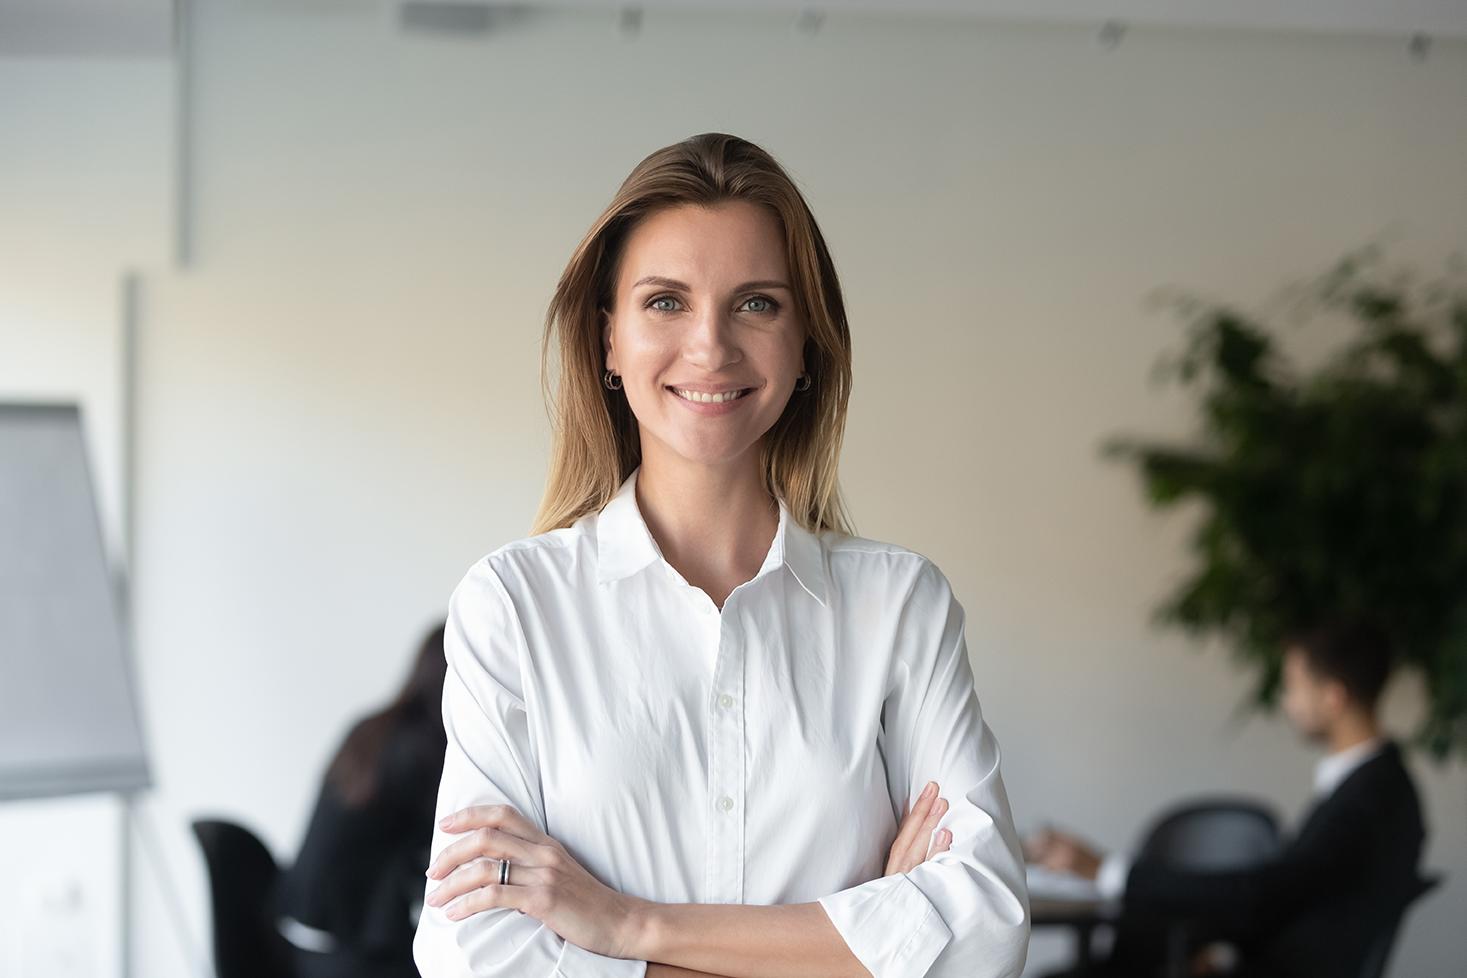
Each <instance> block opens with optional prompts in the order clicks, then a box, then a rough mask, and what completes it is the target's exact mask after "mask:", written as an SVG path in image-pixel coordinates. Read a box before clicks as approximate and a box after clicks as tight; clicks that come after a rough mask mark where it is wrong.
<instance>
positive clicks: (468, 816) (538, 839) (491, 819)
mask: <svg viewBox="0 0 1467 978" xmlns="http://www.w3.org/2000/svg"><path fill="white" fill-rule="evenodd" d="M481 825H489V826H492V827H494V828H496V829H504V830H505V831H506V832H513V833H514V834H515V835H517V836H519V837H520V838H521V839H527V840H529V841H530V842H535V843H539V844H540V845H544V844H546V843H547V842H550V841H551V839H550V836H548V835H546V834H545V833H544V832H541V831H540V829H539V828H538V827H537V826H536V825H535V823H533V822H531V821H530V820H529V819H527V818H525V816H523V815H521V814H520V813H519V810H518V809H516V808H515V807H514V806H513V805H471V806H469V807H468V808H463V809H460V810H459V811H456V812H453V813H451V814H449V815H445V816H444V817H443V820H442V821H440V822H439V823H438V827H439V828H441V829H444V830H445V831H448V832H464V831H467V830H468V829H474V828H478V827H479V826H481Z"/></svg>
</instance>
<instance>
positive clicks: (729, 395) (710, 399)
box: [672, 387, 748, 404]
mask: <svg viewBox="0 0 1467 978" xmlns="http://www.w3.org/2000/svg"><path fill="white" fill-rule="evenodd" d="M672 392H673V393H674V394H676V395H677V396H678V397H681V398H682V399H684V400H687V401H701V402H703V403H704V404H721V403H723V402H724V401H732V400H735V399H737V398H740V397H743V396H744V395H745V394H747V393H748V391H747V390H742V391H727V392H725V393H723V394H705V393H703V392H702V391H685V390H683V389H682V388H680V387H674V388H673V389H672Z"/></svg>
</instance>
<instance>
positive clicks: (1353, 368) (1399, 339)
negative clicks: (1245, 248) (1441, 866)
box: [1104, 245, 1467, 760]
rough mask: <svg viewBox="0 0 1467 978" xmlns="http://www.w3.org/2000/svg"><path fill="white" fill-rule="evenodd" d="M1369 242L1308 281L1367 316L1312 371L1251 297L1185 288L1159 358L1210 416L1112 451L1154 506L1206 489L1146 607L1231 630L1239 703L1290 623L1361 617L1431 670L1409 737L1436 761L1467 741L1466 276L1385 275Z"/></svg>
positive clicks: (1273, 694) (1268, 690) (1196, 624)
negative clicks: (1176, 568)
mask: <svg viewBox="0 0 1467 978" xmlns="http://www.w3.org/2000/svg"><path fill="white" fill-rule="evenodd" d="M1377 257H1378V249H1377V248H1376V247H1375V246H1374V245H1372V246H1368V247H1367V248H1365V249H1362V250H1359V251H1357V252H1355V253H1352V254H1350V255H1348V256H1346V257H1345V258H1344V259H1342V260H1341V261H1340V262H1339V263H1338V264H1337V265H1335V266H1334V267H1333V268H1331V269H1330V270H1329V271H1328V272H1326V273H1325V274H1323V275H1321V276H1319V277H1318V278H1317V279H1315V280H1313V281H1311V282H1309V283H1306V284H1305V287H1304V288H1303V290H1302V294H1303V297H1304V300H1305V302H1306V304H1307V305H1308V306H1309V307H1310V308H1313V309H1315V310H1316V311H1322V310H1330V311H1334V312H1339V313H1343V314H1345V315H1346V317H1347V318H1348V319H1349V320H1350V321H1352V322H1353V324H1354V326H1355V327H1356V329H1355V335H1352V336H1349V337H1347V339H1346V341H1345V342H1344V343H1343V345H1342V346H1341V347H1340V348H1339V349H1338V350H1335V351H1333V353H1332V355H1331V356H1329V357H1328V359H1327V360H1325V362H1323V363H1322V364H1321V365H1319V366H1317V367H1315V368H1313V369H1310V370H1301V369H1299V368H1297V367H1296V366H1295V365H1294V364H1293V363H1291V361H1290V359H1289V358H1288V357H1286V356H1285V355H1284V353H1283V352H1282V351H1281V350H1280V348H1279V344H1278V341H1277V336H1276V334H1275V333H1273V332H1271V331H1270V330H1269V329H1268V328H1266V327H1265V326H1263V325H1262V324H1260V323H1258V322H1256V321H1254V319H1253V318H1252V317H1250V316H1249V315H1246V314H1244V313H1241V312H1239V311H1237V310H1236V309H1234V308H1232V307H1230V306H1228V305H1226V304H1223V303H1217V302H1211V301H1202V300H1199V299H1196V298H1195V297H1193V296H1189V295H1183V296H1182V297H1181V298H1180V299H1179V300H1177V301H1176V302H1175V303H1174V305H1175V306H1176V308H1177V309H1178V310H1179V311H1180V312H1181V313H1182V314H1183V315H1184V316H1186V317H1188V318H1189V319H1190V330H1189V340H1188V342H1187V343H1186V344H1185V347H1184V349H1183V351H1182V352H1181V354H1180V355H1179V356H1176V357H1174V358H1172V359H1169V360H1164V361H1163V363H1162V364H1161V367H1162V368H1163V375H1164V376H1167V377H1174V378H1175V379H1176V380H1177V381H1178V382H1180V383H1181V384H1182V385H1183V386H1185V387H1187V388H1189V389H1192V390H1195V391H1196V392H1197V393H1198V396H1199V403H1200V408H1201V419H1200V420H1201V430H1200V434H1199V436H1198V437H1197V438H1196V440H1195V441H1194V443H1191V444H1165V443H1159V442H1153V441H1147V440H1142V439H1138V438H1134V437H1115V438H1112V439H1110V440H1109V441H1107V442H1106V444H1105V446H1104V454H1105V455H1106V456H1107V457H1109V458H1112V459H1119V460H1125V461H1129V462H1130V463H1133V464H1134V465H1135V466H1136V467H1137V469H1138V471H1139V474H1140V476H1141V480H1142V483H1143V485H1144V487H1145V491H1146V493H1147V496H1148V498H1149V501H1150V503H1151V504H1152V505H1153V506H1154V507H1156V508H1167V507H1173V506H1175V505H1177V504H1178V503H1181V502H1182V501H1184V500H1189V501H1195V502H1197V503H1199V504H1200V509H1201V513H1200V521H1199V522H1198V524H1197V526H1196V529H1195V531H1194V532H1193V533H1192V535H1191V537H1190V547H1189V549H1190V553H1191V555H1192V557H1193V564H1192V566H1191V568H1190V571H1189V573H1188V574H1187V575H1186V577H1185V578H1184V579H1183V580H1182V581H1181V583H1180V584H1179V585H1178V586H1177V587H1176V588H1175V589H1174V590H1173V591H1171V592H1170V593H1169V594H1168V595H1167V596H1166V597H1165V598H1164V600H1163V601H1162V602H1161V604H1160V605H1159V606H1158V607H1157V608H1156V609H1155V612H1154V620H1155V621H1157V622H1159V623H1162V624H1166V625H1170V626H1178V627H1181V628H1183V629H1185V630H1186V631H1187V632H1189V633H1191V634H1193V635H1197V636H1203V635H1211V636H1217V637H1220V638H1222V639H1223V640H1224V641H1225V642H1226V643H1227V645H1228V646H1229V647H1230V648H1231V649H1232V650H1233V654H1234V655H1235V657H1236V658H1237V659H1238V660H1240V661H1241V662H1242V663H1243V664H1244V665H1245V667H1246V668H1247V669H1248V670H1249V671H1250V672H1252V673H1254V675H1255V678H1256V684H1255V686H1254V687H1253V689H1252V691H1251V692H1250V694H1249V696H1248V698H1247V701H1246V703H1245V704H1244V705H1245V706H1251V707H1259V708H1272V707H1273V706H1274V705H1275V703H1276V700H1277V694H1278V691H1279V687H1280V678H1281V673H1282V645H1283V642H1284V640H1285V638H1286V636H1287V635H1288V634H1289V633H1290V632H1291V631H1292V630H1294V629H1295V628H1297V627H1301V626H1307V625H1308V624H1309V623H1311V622H1313V621H1314V620H1316V619H1317V618H1318V617H1320V616H1323V615H1327V614H1331V613H1336V614H1346V615H1367V616H1369V617H1370V618H1372V619H1373V620H1375V621H1377V622H1378V623H1379V624H1380V625H1381V626H1382V627H1384V628H1385V629H1386V630H1387V631H1388V632H1389V633H1390V635H1391V637H1392V638H1393V639H1394V641H1395V644H1396V647H1397V649H1398V653H1399V666H1404V667H1406V668H1413V669H1417V670H1419V671H1420V674H1421V676H1422V677H1423V679H1424V681H1425V688H1426V690H1427V693H1428V703H1427V705H1426V710H1425V715H1424V717H1423V719H1422V721H1421V723H1420V725H1419V727H1418V729H1417V730H1416V731H1415V734H1414V736H1413V738H1412V740H1413V742H1414V743H1415V744H1416V745H1417V746H1420V747H1424V748H1426V749H1427V750H1428V751H1429V752H1430V753H1431V754H1432V755H1433V756H1434V757H1436V758H1437V759H1438V760H1441V759H1445V758H1446V757H1447V756H1448V755H1451V754H1453V753H1456V752H1461V751H1463V749H1464V748H1467V291H1464V290H1462V289H1460V288H1457V287H1455V286H1454V285H1453V284H1452V282H1451V279H1450V277H1444V278H1442V279H1438V280H1436V281H1434V282H1431V283H1428V284H1427V285H1426V286H1425V287H1414V286H1412V285H1411V284H1410V282H1409V277H1408V276H1403V275H1396V276H1394V277H1393V278H1391V279H1389V280H1386V279H1382V278H1381V277H1380V276H1378V275H1375V274H1372V273H1373V272H1374V271H1375V268H1374V267H1373V266H1374V262H1375V261H1376V259H1377Z"/></svg>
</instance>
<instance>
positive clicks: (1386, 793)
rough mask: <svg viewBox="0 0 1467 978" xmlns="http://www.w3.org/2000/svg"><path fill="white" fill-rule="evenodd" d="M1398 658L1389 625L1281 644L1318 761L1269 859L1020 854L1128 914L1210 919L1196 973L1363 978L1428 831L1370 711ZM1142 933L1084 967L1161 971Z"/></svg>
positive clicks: (1293, 710)
mask: <svg viewBox="0 0 1467 978" xmlns="http://www.w3.org/2000/svg"><path fill="white" fill-rule="evenodd" d="M1392 661H1393V655H1392V649H1391V645H1390V642H1389V640H1388V639H1387V637H1386V635H1385V633H1384V632H1383V631H1381V630H1380V629H1379V628H1377V627H1376V626H1375V625H1373V624H1371V623H1369V622H1365V621H1359V620H1354V621H1350V620H1333V621H1329V622H1327V623H1325V624H1322V625H1319V626H1317V627H1315V628H1313V629H1310V630H1307V631H1303V632H1301V633H1299V634H1297V635H1296V636H1295V637H1294V639H1293V640H1292V641H1290V642H1289V643H1288V644H1287V647H1286V649H1285V652H1284V660H1283V686H1284V695H1283V700H1282V705H1283V711H1284V714H1285V716H1286V717H1287V719H1288V721H1289V723H1290V724H1291V725H1292V726H1293V727H1294V728H1295V730H1297V731H1298V733H1299V734H1300V735H1301V736H1303V737H1304V738H1305V739H1306V740H1308V741H1309V742H1311V743H1313V744H1316V745H1318V746H1319V747H1321V748H1323V749H1324V751H1325V756H1324V757H1322V758H1321V759H1320V760H1319V762H1318V763H1317V765H1316V766H1315V770H1314V785H1313V788H1314V791H1313V796H1312V799H1311V802H1310V806H1309V809H1308V811H1307V813H1306V815H1305V817H1304V818H1303V819H1302V821H1301V823H1300V826H1299V829H1298V831H1297V832H1296V833H1295V834H1294V835H1293V837H1292V838H1290V839H1287V840H1285V841H1284V844H1283V846H1282V848H1281V849H1280V851H1279V852H1278V853H1277V854H1276V855H1275V856H1274V857H1273V858H1271V859H1269V860H1267V861H1265V862H1263V863H1260V864H1258V865H1256V866H1252V867H1249V868H1247V869H1240V870H1231V871H1203V870H1182V869H1177V868H1173V867H1168V866H1164V865H1159V864H1156V863H1153V862H1150V861H1138V862H1135V863H1134V864H1133V863H1132V862H1131V860H1130V858H1129V857H1128V856H1126V855H1125V854H1123V853H1111V854H1109V855H1102V854H1101V853H1099V852H1097V851H1096V850H1095V849H1094V848H1092V847H1091V846H1089V845H1088V844H1086V843H1085V842H1084V841H1082V840H1081V839H1079V838H1078V837H1076V836H1074V835H1071V834H1069V833H1066V832H1060V831H1055V830H1045V831H1043V832H1040V833H1038V834H1037V835H1036V836H1034V837H1033V838H1031V839H1029V840H1026V843H1025V850H1026V852H1025V854H1026V858H1027V859H1028V860H1029V861H1030V862H1034V863H1038V864H1039V865H1041V866H1044V867H1046V868H1048V869H1052V870H1057V871H1060V872H1071V873H1075V874H1077V875H1080V876H1083V877H1087V878H1090V879H1094V880H1095V881H1096V883H1097V886H1098V888H1099V890H1100V892H1101V895H1102V896H1104V897H1108V898H1122V897H1123V899H1124V907H1125V911H1126V914H1127V915H1131V914H1133V913H1138V912H1139V913H1142V914H1147V915H1163V916H1165V917H1168V918H1173V919H1175V918H1180V917H1186V918H1189V919H1192V920H1195V921H1200V922H1204V924H1205V925H1206V926H1209V927H1211V928H1212V930H1213V933H1210V934H1208V935H1206V938H1207V939H1205V940H1203V941H1200V942H1199V943H1200V944H1201V945H1202V946H1201V947H1200V948H1196V949H1194V951H1195V953H1192V954H1191V971H1192V973H1193V974H1194V975H1207V974H1231V975H1237V976H1247V978H1336V976H1339V978H1347V976H1348V978H1358V975H1359V969H1360V962H1361V961H1362V960H1363V959H1364V957H1365V955H1366V953H1367V948H1368V947H1369V942H1370V941H1371V940H1372V939H1373V938H1374V937H1375V935H1376V934H1378V933H1379V931H1380V928H1381V926H1382V924H1383V923H1384V922H1385V921H1386V920H1387V919H1388V916H1389V915H1390V914H1391V913H1393V912H1394V909H1395V907H1397V906H1398V905H1399V903H1400V901H1401V899H1402V896H1403V894H1404V893H1405V892H1407V891H1408V889H1409V888H1410V886H1411V885H1412V884H1413V883H1414V881H1415V880H1416V876H1417V863H1418V860H1419V858H1420V854H1421V848H1422V845H1423V842H1424V840H1425V834H1426V832H1425V826H1424V824H1423V822H1422V816H1421V807H1420V802H1419V800H1418V797H1417V793H1416V788H1415V785H1414V784H1413V782H1412V779H1411V775H1410V773H1409V772H1408V771H1407V769H1406V767H1405V765H1404V764H1403V763H1402V759H1401V751H1400V748H1399V746H1398V745H1397V744H1396V742H1395V741H1394V740H1393V739H1391V738H1389V737H1387V736H1385V735H1384V734H1383V733H1382V731H1381V728H1380V725H1379V722H1378V720H1377V717H1376V706H1377V703H1378V702H1379V699H1380V695H1381V692H1382V690H1383V689H1384V687H1385V685H1386V680H1387V679H1388V678H1389V675H1390V671H1391V665H1392ZM1133 919H1134V918H1133ZM1144 933H1145V932H1144V931H1140V930H1131V931H1130V932H1129V933H1128V932H1127V930H1126V927H1125V923H1124V917H1123V923H1122V929H1121V931H1120V932H1119V934H1118V938H1117V941H1116V945H1115V947H1114V949H1113V952H1112V954H1111V957H1110V959H1109V960H1107V961H1105V962H1102V963H1100V964H1098V965H1096V966H1094V967H1092V968H1091V969H1089V970H1087V971H1085V972H1084V973H1086V974H1121V973H1124V974H1126V975H1128V976H1142V975H1147V974H1156V973H1158V970H1157V969H1159V968H1160V967H1161V962H1162V960H1163V947H1162V945H1161V942H1160V940H1152V939H1150V938H1147V937H1143V936H1141V935H1142V934H1144ZM1153 936H1155V935H1153ZM1128 938H1129V940H1128ZM1218 939H1221V940H1218ZM1077 973H1078V972H1077ZM1067 974H1069V972H1067Z"/></svg>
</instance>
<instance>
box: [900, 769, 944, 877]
mask: <svg viewBox="0 0 1467 978" xmlns="http://www.w3.org/2000/svg"><path fill="white" fill-rule="evenodd" d="M946 811H947V799H946V798H939V797H938V796H937V782H936V781H929V782H927V787H926V788H924V789H923V791H922V794H920V795H918V796H917V804H915V805H913V806H912V810H911V811H910V812H908V813H907V814H906V815H904V816H903V817H902V824H901V825H900V826H898V827H897V837H896V841H895V842H893V843H892V844H891V853H890V854H889V855H888V856H887V860H886V875H887V876H890V875H892V874H893V873H905V872H907V871H908V870H911V869H915V868H916V867H918V866H920V865H922V863H924V862H926V861H927V860H928V859H930V858H932V857H933V856H935V855H937V854H938V853H939V852H943V851H944V850H946V849H947V848H948V846H950V845H952V841H953V834H952V832H950V831H948V830H947V829H943V830H942V831H940V832H937V833H936V834H934V833H933V831H932V830H933V829H935V828H937V823H938V822H940V821H942V816H943V813H945V812H946Z"/></svg>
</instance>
